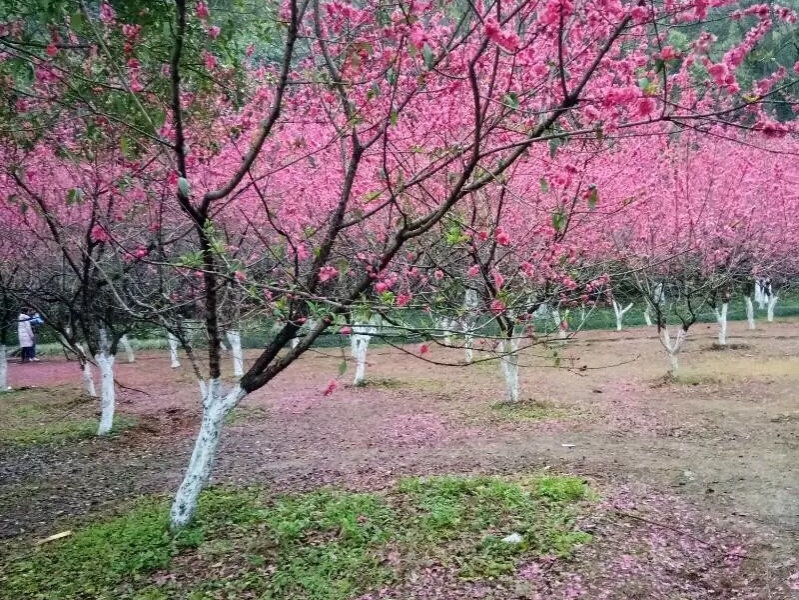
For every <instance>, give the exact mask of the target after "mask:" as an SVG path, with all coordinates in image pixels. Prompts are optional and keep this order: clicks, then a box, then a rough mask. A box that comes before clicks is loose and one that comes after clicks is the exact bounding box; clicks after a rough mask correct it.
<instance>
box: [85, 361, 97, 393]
mask: <svg viewBox="0 0 799 600" xmlns="http://www.w3.org/2000/svg"><path fill="white" fill-rule="evenodd" d="M82 370H83V386H84V387H85V388H86V393H87V394H89V396H91V397H92V398H97V390H96V389H95V387H94V375H93V374H92V363H90V362H88V361H87V362H85V363H84V364H83V367H82Z"/></svg>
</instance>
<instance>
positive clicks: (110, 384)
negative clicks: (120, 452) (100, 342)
mask: <svg viewBox="0 0 799 600" xmlns="http://www.w3.org/2000/svg"><path fill="white" fill-rule="evenodd" d="M115 358H116V357H115V356H114V355H112V354H108V353H107V352H105V351H101V352H99V353H98V354H97V356H95V357H94V360H95V361H96V362H97V366H98V367H99V368H100V426H99V427H98V428H97V435H107V434H108V433H110V432H111V428H112V427H113V426H114V409H115V408H116V392H115V390H114V359H115Z"/></svg>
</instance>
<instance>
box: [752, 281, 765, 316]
mask: <svg viewBox="0 0 799 600" xmlns="http://www.w3.org/2000/svg"><path fill="white" fill-rule="evenodd" d="M755 302H757V308H758V309H759V310H763V309H764V308H766V294H765V293H764V291H763V286H761V285H760V282H759V281H755Z"/></svg>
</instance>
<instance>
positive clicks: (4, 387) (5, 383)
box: [0, 344, 11, 393]
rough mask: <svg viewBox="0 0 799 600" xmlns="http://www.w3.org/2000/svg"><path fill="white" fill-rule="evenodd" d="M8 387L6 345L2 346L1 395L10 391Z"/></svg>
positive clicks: (0, 347)
mask: <svg viewBox="0 0 799 600" xmlns="http://www.w3.org/2000/svg"><path fill="white" fill-rule="evenodd" d="M10 389H11V386H9V385H8V351H7V349H6V345H5V344H0V393H2V392H5V391H7V390H10Z"/></svg>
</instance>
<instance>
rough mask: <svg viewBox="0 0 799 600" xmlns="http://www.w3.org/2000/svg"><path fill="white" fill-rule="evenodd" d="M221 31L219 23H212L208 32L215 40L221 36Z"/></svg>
mask: <svg viewBox="0 0 799 600" xmlns="http://www.w3.org/2000/svg"><path fill="white" fill-rule="evenodd" d="M221 32H222V30H221V29H220V28H219V26H218V25H212V26H211V27H209V28H208V32H207V33H208V37H210V38H211V39H212V40H215V39H216V38H218V37H219V34H220V33H221Z"/></svg>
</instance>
